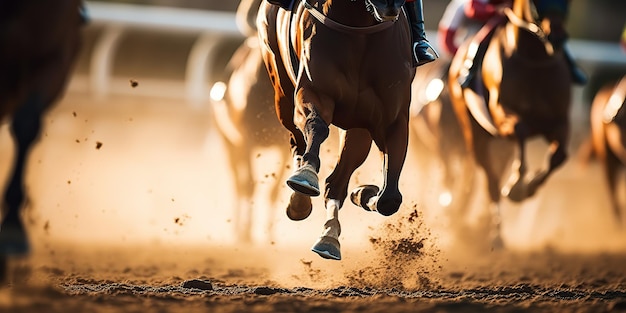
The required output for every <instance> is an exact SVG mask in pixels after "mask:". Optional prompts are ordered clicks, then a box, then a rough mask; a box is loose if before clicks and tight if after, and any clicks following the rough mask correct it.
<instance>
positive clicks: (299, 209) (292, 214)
mask: <svg viewBox="0 0 626 313" xmlns="http://www.w3.org/2000/svg"><path fill="white" fill-rule="evenodd" d="M312 211H313V204H311V198H310V197H309V196H307V195H303V194H301V193H299V192H294V193H292V194H291V199H290V200H289V204H287V217H288V218H289V219H290V220H292V221H301V220H303V219H305V218H307V217H309V215H311V212H312Z"/></svg>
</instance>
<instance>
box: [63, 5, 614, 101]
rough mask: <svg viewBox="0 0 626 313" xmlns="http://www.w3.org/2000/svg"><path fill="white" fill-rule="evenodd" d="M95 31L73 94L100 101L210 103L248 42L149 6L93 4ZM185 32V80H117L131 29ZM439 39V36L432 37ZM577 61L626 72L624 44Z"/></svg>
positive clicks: (191, 15)
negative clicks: (121, 97) (221, 68)
mask: <svg viewBox="0 0 626 313" xmlns="http://www.w3.org/2000/svg"><path fill="white" fill-rule="evenodd" d="M86 6H87V10H88V12H89V16H90V19H91V20H90V27H100V28H102V29H103V30H102V32H100V33H99V37H98V38H96V40H95V43H94V45H93V49H91V53H90V55H89V56H88V57H89V68H88V72H87V74H86V75H85V74H82V75H81V74H77V75H74V77H73V79H72V81H71V83H70V86H69V88H70V90H82V91H88V92H91V93H93V94H94V95H96V96H102V95H107V94H124V93H131V92H132V94H135V95H150V96H157V97H174V98H181V99H186V100H188V101H190V102H191V103H201V102H203V101H205V100H207V99H208V94H209V88H210V86H209V82H208V81H207V74H208V73H210V72H211V71H212V70H214V69H213V68H212V66H214V65H215V64H214V62H213V61H214V60H215V54H216V53H217V51H218V50H219V48H220V46H221V45H222V44H224V42H225V40H227V39H230V40H232V39H237V38H240V39H242V40H243V36H242V34H241V33H240V32H239V30H238V28H237V25H236V23H235V13H234V12H232V13H231V12H219V11H204V10H190V9H180V8H169V7H155V6H146V5H131V4H118V3H105V2H93V1H87V3H86ZM137 29H141V30H148V31H151V32H152V31H153V32H157V33H158V32H164V33H165V32H169V33H171V32H182V33H186V34H197V39H196V40H195V42H194V44H193V46H192V47H191V49H190V50H189V51H188V57H187V60H186V68H185V75H184V81H183V82H180V81H177V82H172V81H151V82H149V83H148V84H142V85H143V86H142V88H138V89H137V90H131V89H129V88H128V78H121V77H114V76H113V75H112V67H113V63H114V60H115V58H116V52H117V50H118V48H119V44H120V41H121V39H122V38H123V36H124V34H125V33H127V32H128V31H129V30H137ZM429 36H430V38H433V40H432V42H437V40H434V38H435V36H436V34H435V33H433V32H429ZM569 45H570V47H571V48H572V49H571V50H572V52H573V54H574V57H575V58H576V59H577V60H579V61H582V62H585V63H591V64H602V65H607V64H615V65H617V66H621V67H626V54H625V53H624V51H622V50H621V48H620V46H619V44H618V43H607V42H594V41H584V40H571V41H570V43H569Z"/></svg>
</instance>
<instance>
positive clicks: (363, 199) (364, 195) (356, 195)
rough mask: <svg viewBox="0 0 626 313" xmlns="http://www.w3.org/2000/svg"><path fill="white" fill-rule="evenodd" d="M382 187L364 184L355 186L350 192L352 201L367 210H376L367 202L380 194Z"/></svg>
mask: <svg viewBox="0 0 626 313" xmlns="http://www.w3.org/2000/svg"><path fill="white" fill-rule="evenodd" d="M379 191H380V189H379V188H378V186H376V185H363V186H359V187H357V188H355V189H354V190H352V192H351V193H350V201H352V203H353V204H354V205H356V206H359V207H361V208H363V209H364V210H365V211H375V210H374V209H373V208H370V207H368V206H367V202H368V201H369V200H370V199H371V198H372V197H375V196H376V195H378V192H379Z"/></svg>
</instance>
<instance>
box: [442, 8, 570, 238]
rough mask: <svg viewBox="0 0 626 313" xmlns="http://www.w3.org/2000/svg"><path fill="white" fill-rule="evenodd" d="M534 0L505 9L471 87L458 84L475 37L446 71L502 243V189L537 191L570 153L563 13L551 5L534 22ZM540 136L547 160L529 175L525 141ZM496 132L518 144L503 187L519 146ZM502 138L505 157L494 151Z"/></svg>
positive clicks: (522, 195) (514, 196)
mask: <svg viewBox="0 0 626 313" xmlns="http://www.w3.org/2000/svg"><path fill="white" fill-rule="evenodd" d="M529 1H530V0H515V1H514V2H513V8H512V10H511V9H506V10H505V13H506V17H507V18H508V20H507V22H506V24H505V25H503V26H499V27H498V28H496V29H495V33H494V36H493V37H492V39H491V41H490V42H489V47H488V49H487V53H486V55H485V59H484V62H483V63H482V68H481V69H480V70H479V71H478V72H479V77H477V78H479V79H476V80H475V81H476V82H477V83H476V84H475V85H474V86H473V87H472V88H461V86H460V84H459V83H458V77H459V74H460V73H459V72H460V68H461V67H462V63H463V62H464V59H465V55H466V51H467V50H468V48H469V47H470V46H471V45H474V44H475V43H473V42H472V41H468V42H466V44H464V46H463V47H461V49H459V52H458V53H457V54H456V56H455V57H454V59H453V62H452V65H451V68H450V75H449V87H450V92H451V95H452V99H453V103H454V108H455V112H456V114H457V115H458V117H459V121H460V122H461V125H462V127H463V130H464V136H465V141H466V144H467V146H468V149H469V150H470V151H473V155H474V157H475V161H476V162H477V163H478V165H479V166H480V167H482V168H483V169H484V170H485V173H486V177H487V184H488V191H489V196H490V200H491V201H492V206H493V209H494V210H493V211H492V212H493V213H494V218H495V226H496V227H495V228H496V233H495V234H494V235H495V237H494V240H495V241H494V243H495V244H502V242H501V238H500V235H499V227H500V223H499V201H500V196H501V194H502V195H505V196H507V197H508V198H509V199H511V200H513V201H516V202H521V201H523V200H525V199H528V198H529V197H532V196H533V195H534V194H535V193H536V192H537V190H538V189H539V187H541V186H542V185H543V184H544V183H545V182H546V180H547V179H548V177H549V176H550V174H552V173H553V172H554V170H555V169H557V168H558V167H559V166H561V165H562V164H563V162H564V161H565V160H566V158H567V144H568V141H569V134H570V122H569V112H570V97H571V95H570V93H571V78H570V73H569V71H568V66H567V63H566V60H565V58H564V56H563V51H562V47H563V42H564V40H565V30H564V28H563V21H564V12H560V11H550V12H547V14H546V15H545V17H544V18H543V20H541V21H537V22H536V21H535V18H533V16H532V14H531V3H530V2H529ZM548 38H549V39H548ZM536 136H541V137H543V138H544V139H546V140H547V141H548V142H549V143H550V147H549V150H548V165H547V168H542V169H541V170H540V171H538V172H537V173H535V174H534V175H532V176H530V177H527V176H526V175H527V164H526V163H527V161H526V149H525V144H526V141H527V140H528V139H531V138H532V137H536ZM498 139H508V140H511V141H513V142H515V143H516V144H517V150H518V151H517V152H518V153H517V154H516V159H515V160H514V162H513V165H512V172H511V176H510V177H509V180H508V183H507V184H506V185H505V186H504V187H503V188H502V189H501V178H503V177H502V176H503V174H504V172H505V166H506V163H502V162H501V161H502V160H509V159H511V158H512V157H513V153H514V147H511V146H506V145H502V144H501V143H502V140H498ZM497 143H500V145H499V146H497V150H498V154H499V157H500V158H501V159H500V160H498V159H496V158H497V157H496V156H495V155H494V154H493V153H491V152H490V148H491V146H492V145H495V144H497ZM494 163H502V164H498V165H495V166H494Z"/></svg>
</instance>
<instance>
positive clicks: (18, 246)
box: [0, 225, 30, 256]
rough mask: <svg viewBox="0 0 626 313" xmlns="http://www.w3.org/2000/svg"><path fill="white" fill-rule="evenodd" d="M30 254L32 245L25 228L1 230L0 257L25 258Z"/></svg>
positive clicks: (7, 226) (3, 228) (16, 226)
mask: <svg viewBox="0 0 626 313" xmlns="http://www.w3.org/2000/svg"><path fill="white" fill-rule="evenodd" d="M29 252H30V244H29V243H28V238H27V236H26V231H25V230H24V227H23V226H21V225H4V226H2V229H0V256H23V255H26V254H28V253H29Z"/></svg>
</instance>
